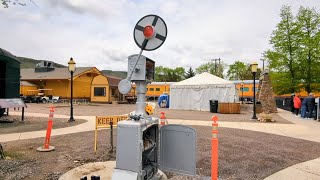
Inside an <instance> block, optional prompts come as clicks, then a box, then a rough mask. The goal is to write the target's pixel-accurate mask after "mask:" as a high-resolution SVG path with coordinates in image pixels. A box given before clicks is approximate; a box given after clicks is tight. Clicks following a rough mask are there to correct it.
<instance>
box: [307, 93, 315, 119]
mask: <svg viewBox="0 0 320 180" xmlns="http://www.w3.org/2000/svg"><path fill="white" fill-rule="evenodd" d="M315 106H316V100H315V98H314V94H313V93H309V96H308V97H307V109H308V112H309V113H308V119H311V118H312V115H313V110H314V107H315Z"/></svg>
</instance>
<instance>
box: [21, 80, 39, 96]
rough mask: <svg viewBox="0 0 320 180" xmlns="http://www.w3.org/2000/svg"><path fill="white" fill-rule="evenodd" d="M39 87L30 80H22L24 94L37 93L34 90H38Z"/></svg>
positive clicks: (22, 92)
mask: <svg viewBox="0 0 320 180" xmlns="http://www.w3.org/2000/svg"><path fill="white" fill-rule="evenodd" d="M37 89H39V87H38V86H37V85H35V84H32V83H30V82H28V81H21V82H20V95H22V96H29V95H33V94H35V93H34V92H36V91H37Z"/></svg>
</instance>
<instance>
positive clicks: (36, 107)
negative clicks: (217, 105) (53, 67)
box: [26, 103, 291, 124]
mask: <svg viewBox="0 0 320 180" xmlns="http://www.w3.org/2000/svg"><path fill="white" fill-rule="evenodd" d="M55 105H56V112H55V113H56V114H64V115H69V114H70V107H69V106H65V105H63V104H55ZM49 106H50V105H49V104H34V103H29V104H28V108H27V109H26V112H47V111H48V108H49ZM135 108H136V107H135V104H91V105H75V106H74V115H75V116H106V115H121V114H126V113H129V112H132V111H134V110H135ZM160 112H165V113H166V117H167V118H168V119H185V120H202V121H211V117H212V116H213V115H217V116H218V117H219V121H231V122H252V123H261V122H257V121H255V122H253V121H252V120H250V119H251V117H252V114H253V113H252V105H250V104H242V105H241V114H219V113H210V112H207V111H185V110H172V109H166V108H159V107H157V108H156V109H155V112H154V116H157V117H159V116H160ZM274 119H275V120H276V122H274V123H281V124H290V123H291V122H289V121H287V120H285V119H283V118H281V117H280V116H279V115H277V114H274Z"/></svg>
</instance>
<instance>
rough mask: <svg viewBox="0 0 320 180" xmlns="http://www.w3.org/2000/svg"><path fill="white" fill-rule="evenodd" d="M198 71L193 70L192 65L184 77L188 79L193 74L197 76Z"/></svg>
mask: <svg viewBox="0 0 320 180" xmlns="http://www.w3.org/2000/svg"><path fill="white" fill-rule="evenodd" d="M195 75H196V73H195V72H194V71H193V69H192V68H191V67H190V68H189V70H188V71H187V72H186V74H185V75H184V77H185V78H186V79H188V78H191V77H193V76H195Z"/></svg>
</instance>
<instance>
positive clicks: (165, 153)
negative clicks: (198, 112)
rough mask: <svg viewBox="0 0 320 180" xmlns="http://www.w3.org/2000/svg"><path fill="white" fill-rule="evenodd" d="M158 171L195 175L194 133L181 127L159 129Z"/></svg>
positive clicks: (169, 126)
mask: <svg viewBox="0 0 320 180" xmlns="http://www.w3.org/2000/svg"><path fill="white" fill-rule="evenodd" d="M160 169H161V170H163V171H167V172H172V173H177V174H183V175H191V176H195V175H196V131H195V129H193V128H190V127H188V126H183V125H173V124H172V125H165V126H162V127H161V128H160Z"/></svg>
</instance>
